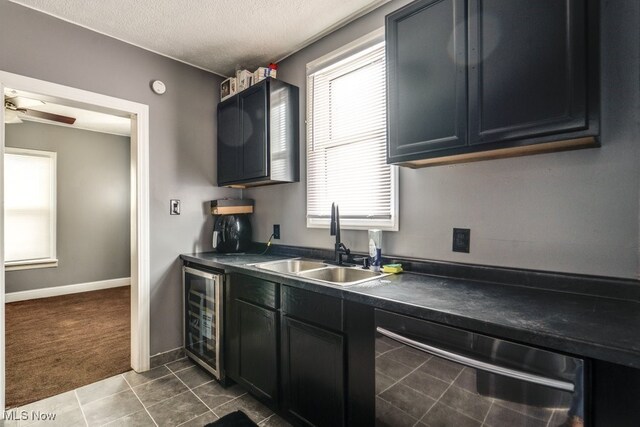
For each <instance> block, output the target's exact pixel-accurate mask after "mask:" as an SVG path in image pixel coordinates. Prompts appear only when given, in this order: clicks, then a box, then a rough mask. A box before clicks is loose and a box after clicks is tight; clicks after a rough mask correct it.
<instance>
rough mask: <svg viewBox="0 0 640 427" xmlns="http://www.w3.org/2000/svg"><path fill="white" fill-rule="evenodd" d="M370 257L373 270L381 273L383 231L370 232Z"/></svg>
mask: <svg viewBox="0 0 640 427" xmlns="http://www.w3.org/2000/svg"><path fill="white" fill-rule="evenodd" d="M369 256H370V257H371V269H372V270H373V271H380V265H381V264H382V230H369Z"/></svg>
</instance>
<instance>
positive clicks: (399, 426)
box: [376, 397, 418, 427]
mask: <svg viewBox="0 0 640 427" xmlns="http://www.w3.org/2000/svg"><path fill="white" fill-rule="evenodd" d="M416 421H418V420H416V419H415V418H413V417H412V416H411V415H409V414H407V413H406V412H404V411H402V410H400V409H399V408H397V407H395V406H393V405H392V404H390V403H389V402H387V401H386V400H384V399H381V398H379V397H376V427H409V426H413V425H414V424H415V423H416Z"/></svg>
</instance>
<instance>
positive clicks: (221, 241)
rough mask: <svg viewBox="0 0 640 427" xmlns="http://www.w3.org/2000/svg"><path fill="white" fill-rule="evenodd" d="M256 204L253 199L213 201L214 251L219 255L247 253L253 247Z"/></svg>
mask: <svg viewBox="0 0 640 427" xmlns="http://www.w3.org/2000/svg"><path fill="white" fill-rule="evenodd" d="M253 205H254V202H253V200H251V199H218V200H212V201H211V214H212V215H213V216H214V225H213V236H212V237H213V238H212V245H213V249H214V250H215V251H216V252H219V253H238V252H245V251H247V250H248V249H249V247H250V245H251V222H250V221H249V215H250V214H251V213H253Z"/></svg>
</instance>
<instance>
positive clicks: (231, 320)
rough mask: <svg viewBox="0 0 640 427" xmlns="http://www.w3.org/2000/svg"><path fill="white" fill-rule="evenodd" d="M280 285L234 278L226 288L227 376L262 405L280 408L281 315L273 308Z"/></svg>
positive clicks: (242, 277) (251, 279) (240, 277)
mask: <svg viewBox="0 0 640 427" xmlns="http://www.w3.org/2000/svg"><path fill="white" fill-rule="evenodd" d="M276 287H277V285H276V284H274V283H271V282H265V281H263V280H260V279H253V278H251V277H249V276H244V275H231V277H230V280H229V281H228V283H227V286H226V292H227V295H226V299H225V301H226V303H227V305H226V316H225V319H226V321H227V327H226V331H227V333H226V339H225V341H226V346H225V348H226V357H225V359H226V360H225V362H226V370H227V371H226V375H227V376H228V377H229V378H231V379H232V380H234V381H236V382H238V383H240V384H241V385H243V386H244V387H246V388H247V389H248V390H249V391H251V392H252V393H253V394H254V395H255V396H257V397H258V398H260V399H261V400H262V401H263V402H266V403H270V404H272V405H274V406H277V405H278V402H279V395H278V383H279V381H278V372H279V370H278V369H279V366H278V365H279V363H278V322H279V319H278V317H279V313H278V311H277V310H276V309H275V308H274V307H270V305H271V303H272V302H273V301H274V300H273V299H272V296H273V292H272V288H276Z"/></svg>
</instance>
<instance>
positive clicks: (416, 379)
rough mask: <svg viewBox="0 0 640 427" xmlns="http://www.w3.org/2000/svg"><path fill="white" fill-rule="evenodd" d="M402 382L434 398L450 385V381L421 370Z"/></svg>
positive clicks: (438, 396)
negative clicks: (447, 381)
mask: <svg viewBox="0 0 640 427" xmlns="http://www.w3.org/2000/svg"><path fill="white" fill-rule="evenodd" d="M377 376H378V374H376V377H377ZM401 383H402V384H404V385H406V386H407V387H411V388H412V389H414V390H417V391H419V392H421V393H423V394H426V395H427V396H429V397H432V398H434V399H439V398H440V396H442V393H444V391H445V390H446V389H447V387H449V383H446V382H444V381H442V380H439V379H438V378H436V377H433V376H431V375H429V374H426V373H424V372H421V371H420V370H417V371H415V372H412V373H411V374H409V375H408V376H407V377H406V378H404V379H403V380H402V381H401Z"/></svg>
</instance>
